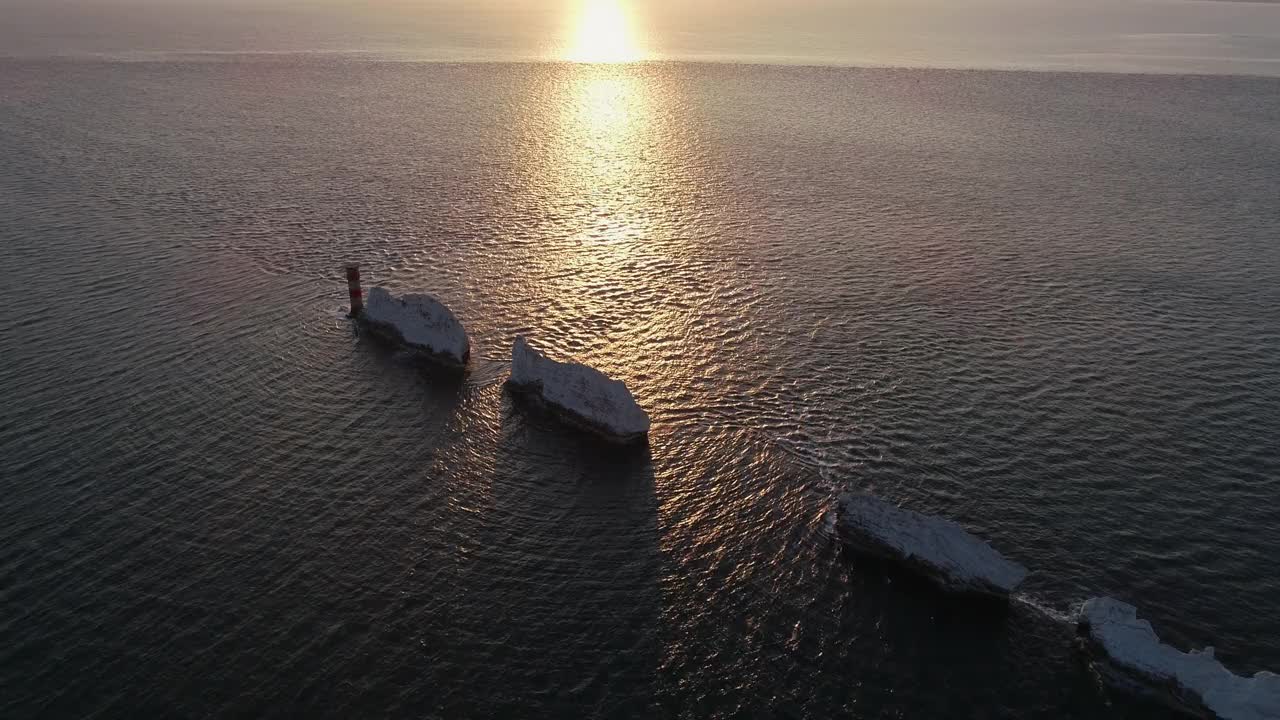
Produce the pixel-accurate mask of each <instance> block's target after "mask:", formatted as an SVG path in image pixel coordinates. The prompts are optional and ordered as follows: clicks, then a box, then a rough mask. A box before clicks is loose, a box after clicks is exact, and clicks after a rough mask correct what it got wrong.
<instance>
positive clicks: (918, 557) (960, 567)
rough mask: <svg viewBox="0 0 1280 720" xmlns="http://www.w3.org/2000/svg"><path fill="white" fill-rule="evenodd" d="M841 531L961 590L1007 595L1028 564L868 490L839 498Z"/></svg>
mask: <svg viewBox="0 0 1280 720" xmlns="http://www.w3.org/2000/svg"><path fill="white" fill-rule="evenodd" d="M839 528H840V533H841V535H842V537H843V538H844V540H845V541H846V542H847V543H848V544H849V545H850V546H851V548H852V549H853V550H855V551H857V552H861V553H863V554H865V555H869V556H872V557H876V558H879V559H882V560H887V561H889V562H892V563H894V564H897V565H901V566H903V567H905V568H907V569H909V570H911V571H913V572H916V573H918V574H920V575H923V576H924V577H926V578H928V579H929V580H932V581H933V582H934V583H935V584H937V585H938V586H939V587H941V588H942V589H943V590H946V591H948V592H953V593H957V594H962V595H974V596H980V597H989V598H996V599H1004V598H1007V597H1008V595H1009V593H1011V592H1013V590H1014V589H1015V588H1017V587H1018V585H1019V584H1021V583H1022V580H1023V579H1024V578H1025V577H1026V576H1027V569H1026V568H1024V567H1023V566H1021V565H1019V564H1018V563H1015V562H1012V561H1010V560H1008V559H1006V558H1005V557H1004V556H1003V555H1001V554H1000V553H999V552H997V551H996V550H995V549H994V548H992V547H991V546H990V545H988V544H987V543H986V542H984V541H982V540H980V539H978V538H977V537H974V536H973V535H972V534H970V533H969V532H968V531H967V530H965V529H964V528H963V527H961V526H960V525H958V524H956V523H954V522H952V521H950V520H947V519H944V518H939V517H932V516H929V515H922V514H920V513H917V512H913V511H911V510H906V509H903V508H900V507H898V506H896V505H892V504H890V503H887V502H885V501H884V500H881V499H879V498H877V497H873V496H871V495H864V494H860V493H848V494H845V495H843V496H841V498H840V518H839Z"/></svg>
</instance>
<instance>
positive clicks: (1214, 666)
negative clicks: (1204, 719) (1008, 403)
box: [1079, 597, 1280, 720]
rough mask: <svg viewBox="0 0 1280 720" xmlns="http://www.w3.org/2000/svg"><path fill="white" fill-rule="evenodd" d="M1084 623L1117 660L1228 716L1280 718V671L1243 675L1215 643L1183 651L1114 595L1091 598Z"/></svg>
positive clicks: (1239, 719)
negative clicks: (1225, 662) (1221, 658)
mask: <svg viewBox="0 0 1280 720" xmlns="http://www.w3.org/2000/svg"><path fill="white" fill-rule="evenodd" d="M1079 622H1080V625H1081V627H1082V628H1084V629H1085V630H1086V631H1087V632H1088V635H1089V637H1090V639H1092V640H1093V641H1094V643H1095V644H1096V645H1097V646H1098V647H1099V648H1101V649H1102V651H1103V652H1105V653H1106V655H1107V658H1108V659H1109V660H1110V661H1111V662H1112V663H1115V664H1116V665H1118V666H1120V667H1123V668H1125V669H1128V670H1129V671H1131V672H1132V673H1136V674H1138V675H1140V676H1144V677H1146V678H1148V679H1149V680H1151V681H1152V682H1153V683H1155V684H1157V685H1160V684H1173V685H1176V686H1177V687H1178V688H1180V689H1181V690H1182V692H1183V693H1189V694H1191V695H1193V696H1194V697H1196V698H1199V700H1200V702H1201V703H1202V704H1203V705H1204V707H1205V708H1207V709H1208V710H1209V711H1210V712H1212V713H1214V714H1215V715H1217V716H1218V717H1219V718H1223V720H1264V719H1267V720H1275V719H1276V718H1280V675H1276V674H1274V673H1269V672H1260V673H1258V674H1256V675H1254V676H1253V677H1251V678H1245V677H1241V676H1239V675H1236V674H1235V673H1233V672H1231V671H1230V670H1227V669H1226V668H1225V667H1223V665H1222V663H1220V662H1218V659H1217V658H1216V657H1214V653H1213V648H1211V647H1208V648H1205V649H1204V650H1200V651H1192V652H1185V653H1184V652H1182V651H1180V650H1178V649H1177V648H1174V647H1172V646H1169V645H1165V644H1164V643H1162V642H1160V638H1159V636H1157V635H1156V632H1155V629H1154V628H1152V627H1151V623H1150V622H1147V621H1146V620H1141V619H1139V618H1138V610H1137V608H1135V607H1134V606H1132V605H1130V604H1128V603H1125V602H1121V601H1119V600H1116V599H1114V598H1109V597H1101V598H1093V599H1092V600H1089V601H1088V602H1086V603H1085V604H1084V607H1083V609H1082V610H1081V611H1080V621H1079Z"/></svg>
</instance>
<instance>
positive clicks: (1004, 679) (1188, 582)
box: [0, 53, 1280, 720]
mask: <svg viewBox="0 0 1280 720" xmlns="http://www.w3.org/2000/svg"><path fill="white" fill-rule="evenodd" d="M1277 188H1280V79H1278V78H1269V77H1261V76H1248V75H1217V76H1209V75H1197V74H1123V73H1092V72H1066V73H1063V72H1046V71H1039V72H1025V71H989V70H962V69H951V70H947V69H924V68H915V69H894V68H871V67H837V66H810V65H776V64H767V63H765V64H760V63H757V64H739V63H732V62H721V63H696V62H642V63H635V64H618V65H593V64H571V63H559V62H527V63H525V62H479V63H470V62H462V63H454V62H435V61H430V62H428V61H388V60H381V59H374V58H369V57H365V56H352V55H350V54H343V53H283V54H237V53H219V54H208V55H196V56H192V55H181V54H172V55H164V56H129V57H118V56H110V57H106V56H82V57H10V58H7V59H4V60H0V248H2V254H0V258H2V262H3V268H2V269H0V271H2V272H3V275H4V278H5V279H4V281H3V283H0V308H3V310H4V312H3V318H2V319H0V359H2V360H0V398H3V402H0V478H2V479H0V490H2V492H0V716H3V717H5V718H15V719H17V718H72V717H74V718H115V717H120V718H141V717H156V718H160V717H165V718H203V717H219V718H223V717H227V718H230V717H278V718H286V717H298V718H301V717H306V718H326V717H332V718H376V717H403V718H460V717H476V718H536V717H548V718H550V717H555V718H666V717H669V718H814V719H825V718H857V719H868V720H869V719H872V718H1080V719H1087V720H1099V719H1105V718H1164V717H1167V711H1166V710H1165V709H1163V708H1161V707H1159V706H1157V705H1154V704H1151V703H1149V702H1148V701H1146V700H1143V699H1140V698H1133V697H1129V696H1126V695H1124V694H1121V693H1116V692H1114V691H1111V690H1108V689H1106V688H1105V687H1104V686H1103V685H1102V684H1101V683H1100V682H1099V679H1098V677H1097V675H1096V674H1095V672H1094V671H1093V670H1092V669H1091V668H1090V666H1089V664H1088V663H1087V662H1086V661H1085V660H1084V658H1083V656H1082V655H1081V653H1080V652H1079V649H1078V647H1077V633H1076V628H1075V625H1074V621H1073V618H1074V613H1075V612H1076V610H1077V608H1078V607H1079V605H1080V604H1081V603H1082V602H1083V601H1084V600H1086V599H1087V598H1090V597H1095V596H1102V595H1109V596H1114V597H1117V598H1120V599H1123V600H1125V601H1128V602H1131V603H1133V604H1135V605H1136V606H1137V607H1138V608H1139V612H1140V614H1141V616H1142V617H1144V618H1147V619H1149V620H1151V622H1152V623H1153V624H1154V626H1155V628H1156V630H1157V632H1159V634H1160V636H1161V637H1162V638H1163V639H1164V640H1165V641H1167V642H1169V643H1171V644H1173V645H1176V646H1178V647H1180V648H1184V649H1186V648H1192V647H1202V646H1205V645H1213V646H1214V647H1215V648H1216V649H1217V654H1218V657H1219V658H1220V659H1221V660H1222V661H1223V662H1224V663H1225V664H1226V665H1227V667H1229V668H1231V669H1233V670H1234V671H1236V672H1237V673H1240V674H1250V675H1251V674H1252V673H1254V672H1256V671H1259V670H1267V669H1269V670H1273V671H1274V670H1280V626H1278V625H1277V620H1276V618H1277V617H1278V616H1280V556H1277V553H1276V548H1277V547H1278V546H1280V514H1278V513H1280V511H1278V510H1277V508H1278V507H1280V442H1277V438H1280V200H1278V199H1277V198H1278V197H1280V196H1278V195H1277ZM352 262H354V263H360V265H361V268H362V271H363V276H364V282H365V285H366V288H368V287H372V286H374V285H381V286H384V287H387V288H389V289H391V290H393V291H395V292H426V293H430V294H432V295H435V296H436V297H438V298H440V299H441V300H442V301H443V302H445V303H447V304H448V305H449V306H450V307H451V308H452V309H453V310H454V312H455V313H456V314H457V316H458V317H459V319H460V320H461V321H462V322H463V323H464V325H465V326H466V328H467V330H468V332H469V333H470V336H471V341H472V353H473V357H472V360H471V364H470V368H469V370H468V372H467V373H466V374H465V375H462V376H457V375H451V374H448V373H442V372H439V371H436V370H433V369H431V368H429V367H424V366H423V365H421V364H420V363H417V362H415V361H413V359H412V358H410V357H407V356H405V355H404V354H402V353H399V352H397V351H396V350H395V349H393V348H388V347H386V346H385V345H382V344H379V343H378V342H376V341H374V340H372V339H371V338H369V337H366V336H365V334H363V333H361V332H360V331H359V329H358V328H356V327H355V326H353V324H352V322H351V321H350V320H349V319H348V318H347V317H346V313H347V310H348V307H347V288H346V284H345V280H344V277H343V273H342V267H343V265H344V264H346V263H352ZM517 335H525V336H527V337H528V338H529V339H530V341H531V342H533V343H534V344H535V345H536V346H538V347H540V348H542V349H544V350H545V351H547V352H548V353H549V354H550V355H552V356H553V357H557V358H562V359H575V360H578V361H581V362H585V363H589V364H591V365H594V366H595V367H598V368H600V369H602V370H603V371H605V372H607V373H609V374H610V375H612V376H614V377H616V378H618V379H621V380H624V381H625V382H626V383H627V385H628V386H629V387H630V388H631V389H632V391H633V392H634V393H635V395H636V397H637V399H638V400H639V402H640V404H641V405H642V406H643V407H645V408H646V409H647V410H648V411H649V413H650V414H651V416H652V420H653V430H652V433H651V435H650V438H649V442H648V445H647V447H643V448H640V449H636V450H632V451H623V452H620V451H617V450H616V449H614V448H610V447H607V446H603V445H601V444H600V443H598V442H596V441H594V440H592V439H591V438H589V437H584V436H582V435H581V434H579V433H577V432H575V431H572V430H569V429H566V428H565V427H563V426H561V425H559V424H558V423H557V422H556V421H555V420H554V419H553V418H549V417H547V416H544V415H542V414H540V413H538V412H531V411H530V409H529V408H527V407H525V406H524V405H521V404H520V403H516V402H513V400H512V398H511V397H510V395H509V393H508V391H506V390H505V389H504V386H503V383H504V380H505V379H506V377H507V375H508V373H509V371H510V355H511V346H512V342H513V339H514V338H515V337H516V336H517ZM847 491H859V492H870V493H873V494H875V495H878V496H880V497H883V498H886V499H888V500H890V501H892V502H895V503H900V504H902V505H903V506H905V507H909V508H911V509H914V510H917V511H920V512H925V513H930V514H937V515H941V516H945V517H948V518H952V519H955V520H956V521H958V522H960V523H961V524H963V525H964V526H965V527H966V528H968V529H969V530H971V531H972V532H974V533H976V534H978V535H980V536H981V537H983V538H985V539H987V540H989V541H990V542H991V543H992V544H993V545H994V546H995V547H996V548H998V549H999V550H1000V551H1002V552H1003V553H1004V554H1005V555H1006V556H1008V557H1010V558H1011V559H1014V560H1016V561H1018V562H1020V563H1022V564H1024V565H1026V566H1027V567H1028V568H1029V569H1030V570H1031V573H1030V575H1029V577H1028V579H1027V581H1026V582H1025V583H1024V585H1023V587H1022V588H1021V589H1020V590H1019V591H1018V592H1017V594H1016V595H1015V597H1014V598H1013V600H1012V601H1011V603H1010V605H1009V607H1008V609H1007V610H996V609H992V608H989V607H988V608H981V607H976V606H972V605H970V604H957V603H955V602H953V601H951V600H950V599H948V598H946V597H945V596H942V595H941V594H939V593H937V592H936V591H934V590H933V589H931V588H930V587H929V586H927V585H925V584H922V583H919V582H916V581H913V580H912V579H911V578H909V577H906V576H902V575H900V574H898V573H895V572H892V571H890V570H887V569H886V568H884V567H882V566H877V565H873V564H868V563H866V562H865V561H863V560H862V559H860V558H858V557H856V556H854V555H852V554H851V553H849V552H848V551H847V550H845V549H844V548H843V546H842V543H841V542H840V539H839V537H838V534H837V531H836V512H835V511H836V504H837V498H838V497H839V495H840V494H841V493H843V492H847Z"/></svg>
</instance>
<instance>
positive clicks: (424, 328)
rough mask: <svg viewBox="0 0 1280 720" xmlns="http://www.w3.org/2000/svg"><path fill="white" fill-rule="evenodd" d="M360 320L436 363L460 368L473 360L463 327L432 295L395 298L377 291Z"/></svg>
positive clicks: (389, 338) (384, 290)
mask: <svg viewBox="0 0 1280 720" xmlns="http://www.w3.org/2000/svg"><path fill="white" fill-rule="evenodd" d="M360 320H361V321H362V322H363V323H364V324H365V325H366V326H367V327H368V328H369V329H370V330H372V331H373V332H374V333H376V334H378V335H380V336H382V337H384V338H386V339H387V340H390V341H391V342H393V343H395V344H397V345H400V346H402V347H404V348H405V349H406V350H409V351H412V352H415V353H417V354H419V355H422V356H423V357H426V358H427V359H430V360H432V361H435V362H437V363H441V364H443V365H447V366H450V367H458V368H460V367H463V366H465V365H466V364H467V360H468V358H470V357H471V341H470V340H468V339H467V331H466V330H465V329H464V328H463V327H462V323H460V322H458V318H456V317H454V315H453V312H451V311H450V310H449V308H447V307H445V306H444V304H443V303H441V302H440V301H439V300H437V299H435V298H434V297H431V296H430V295H412V294H411V295H402V296H400V297H396V296H394V295H392V294H391V293H390V292H388V291H387V290H386V289H385V288H381V287H375V288H373V289H372V290H370V291H369V298H368V301H367V302H366V304H365V308H364V312H363V313H362V314H361V316H360Z"/></svg>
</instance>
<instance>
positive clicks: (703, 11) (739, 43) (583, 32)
mask: <svg viewBox="0 0 1280 720" xmlns="http://www.w3.org/2000/svg"><path fill="white" fill-rule="evenodd" d="M618 42H622V43H625V44H626V45H627V48H626V50H625V52H624V51H619V52H606V51H605V46H606V45H608V44H610V43H618ZM584 43H587V44H588V45H589V46H590V47H587V48H586V49H585V50H584V48H583V44H584ZM575 48H576V49H575ZM312 51H323V52H351V53H370V54H374V55H377V56H383V57H388V58H394V59H407V60H412V59H424V60H542V59H563V58H566V57H569V58H574V57H577V58H579V59H590V58H592V57H599V58H601V59H629V58H633V57H639V58H651V59H713V60H742V61H752V62H793V63H794V62H803V63H824V64H826V63H831V64H872V65H911V66H918V65H927V66H944V67H1035V68H1072V69H1103V70H1138V71H1172V72H1241V73H1256V74H1271V75H1280V3H1276V2H1230V1H1227V0H507V1H499V0H0V55H7V56H42V55H87V54H99V55H103V54H105V55H109V56H117V57H139V56H143V57H145V56H151V55H154V54H157V53H160V54H169V53H175V52H178V53H207V52H312Z"/></svg>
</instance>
